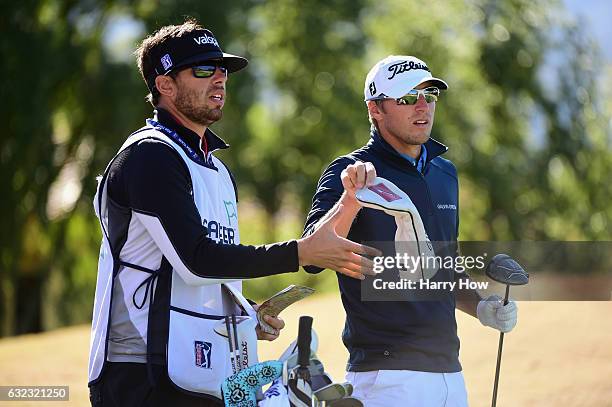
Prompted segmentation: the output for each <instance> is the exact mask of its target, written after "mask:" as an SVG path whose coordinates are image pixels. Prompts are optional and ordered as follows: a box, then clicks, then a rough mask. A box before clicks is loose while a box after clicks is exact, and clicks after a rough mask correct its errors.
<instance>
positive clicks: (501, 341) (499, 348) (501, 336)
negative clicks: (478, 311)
mask: <svg viewBox="0 0 612 407" xmlns="http://www.w3.org/2000/svg"><path fill="white" fill-rule="evenodd" d="M509 296H510V285H506V296H505V298H504V305H507V304H508V297H509ZM503 347H504V333H503V332H500V333H499V345H498V346H497V366H496V367H495V382H494V383H493V401H492V402H491V407H495V406H496V405H497V386H498V384H499V369H500V368H501V357H502V348H503Z"/></svg>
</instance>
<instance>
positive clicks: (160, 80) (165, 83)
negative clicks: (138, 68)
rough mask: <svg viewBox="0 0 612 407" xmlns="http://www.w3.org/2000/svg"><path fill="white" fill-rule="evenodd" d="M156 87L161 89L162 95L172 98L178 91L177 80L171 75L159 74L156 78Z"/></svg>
mask: <svg viewBox="0 0 612 407" xmlns="http://www.w3.org/2000/svg"><path fill="white" fill-rule="evenodd" d="M155 87H156V88H157V90H158V91H159V93H160V95H162V96H166V97H167V98H169V99H170V100H174V97H175V96H176V92H177V86H176V82H175V81H174V79H173V78H172V77H171V76H168V75H158V76H157V77H156V78H155Z"/></svg>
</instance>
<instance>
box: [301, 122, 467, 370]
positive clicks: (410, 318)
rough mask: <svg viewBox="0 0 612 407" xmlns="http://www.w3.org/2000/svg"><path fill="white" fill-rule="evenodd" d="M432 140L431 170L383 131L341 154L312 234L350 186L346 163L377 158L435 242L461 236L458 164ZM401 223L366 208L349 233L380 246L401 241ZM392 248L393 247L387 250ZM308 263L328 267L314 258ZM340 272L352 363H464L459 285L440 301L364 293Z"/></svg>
mask: <svg viewBox="0 0 612 407" xmlns="http://www.w3.org/2000/svg"><path fill="white" fill-rule="evenodd" d="M425 147H426V148H427V161H426V163H425V166H424V168H423V169H422V171H423V173H420V172H418V171H417V169H416V168H415V167H414V165H412V164H411V163H410V162H408V160H406V159H405V158H403V157H401V156H400V155H399V154H398V153H397V152H396V151H395V150H394V149H393V147H391V146H390V145H389V144H388V143H387V142H386V141H385V140H384V139H383V138H382V137H381V136H380V135H379V134H377V133H376V132H373V133H372V135H371V139H370V141H369V142H368V144H367V145H366V146H364V147H362V148H360V149H358V150H356V151H353V152H352V153H350V154H348V155H345V156H342V157H339V158H337V159H336V160H334V161H333V162H332V163H331V164H330V165H329V167H328V168H327V169H326V170H325V171H324V172H323V175H322V176H321V179H320V180H319V184H318V187H317V192H316V193H315V195H314V198H313V202H312V209H311V210H310V213H309V214H308V218H307V220H306V225H305V229H304V234H305V235H307V234H309V233H311V232H312V229H313V228H314V225H315V224H316V223H317V221H318V220H319V219H320V218H321V217H322V216H323V215H325V213H327V211H328V210H329V209H331V208H332V206H333V205H334V204H335V203H336V202H337V201H338V200H339V199H340V196H341V195H342V192H343V191H344V188H343V187H342V183H341V180H340V174H341V172H342V170H343V169H345V168H346V166H347V165H349V164H352V163H354V162H355V161H362V162H368V161H369V162H371V163H372V164H374V167H375V168H376V173H377V175H378V176H380V177H383V178H386V179H388V180H389V181H391V182H393V183H394V184H395V185H397V186H398V187H399V188H400V189H402V190H403V191H404V192H406V193H407V194H408V196H409V197H410V199H411V200H412V202H413V203H414V204H415V205H416V207H417V209H418V210H419V213H420V215H421V218H422V219H423V222H424V224H425V229H426V231H427V234H428V236H429V238H430V239H431V241H432V242H434V241H438V242H455V243H456V241H457V234H458V230H459V229H458V228H459V217H458V210H459V205H458V198H459V186H458V180H457V170H456V168H455V166H454V165H453V164H452V163H451V162H450V161H448V160H446V159H444V158H442V157H440V155H441V154H443V153H444V152H446V150H447V147H446V146H444V145H443V144H441V143H439V142H437V141H435V140H433V139H430V140H429V141H427V143H426V144H425ZM396 230H397V226H396V224H395V220H394V218H393V217H392V216H389V215H387V214H385V213H384V212H382V211H380V210H374V209H370V208H362V209H361V211H360V212H359V214H358V215H357V218H356V219H355V221H354V223H353V225H352V226H351V229H350V232H349V235H348V238H349V239H351V240H353V241H355V242H358V243H364V244H369V245H373V246H376V242H393V241H394V240H395V232H396ZM455 243H453V244H455ZM379 248H381V250H383V251H385V250H384V249H383V248H382V247H379ZM453 250H455V249H453ZM388 254H392V253H385V255H388ZM436 254H438V252H436ZM306 270H307V271H308V272H311V273H316V272H320V271H321V269H320V268H317V267H310V266H309V267H306ZM337 277H338V284H339V287H340V293H341V298H342V303H343V305H344V309H345V311H346V322H345V326H344V331H343V333H342V339H343V342H344V344H345V346H346V347H347V349H348V351H349V354H350V356H349V361H348V365H347V370H348V371H370V370H381V369H388V370H402V369H407V370H417V371H425V372H458V371H461V365H460V363H459V338H458V337H457V323H456V320H455V298H454V293H453V292H449V291H446V292H445V294H443V295H442V297H441V298H440V297H437V300H436V301H418V302H415V301H362V300H361V294H362V293H361V282H360V281H359V280H356V279H353V278H350V277H347V276H345V275H342V274H338V273H337ZM369 278H370V277H368V279H369ZM368 279H366V280H365V281H366V282H367V281H368Z"/></svg>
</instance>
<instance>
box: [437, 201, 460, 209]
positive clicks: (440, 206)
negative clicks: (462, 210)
mask: <svg viewBox="0 0 612 407" xmlns="http://www.w3.org/2000/svg"><path fill="white" fill-rule="evenodd" d="M437 207H438V209H440V210H451V211H456V210H457V205H455V204H451V203H439V204H438V205H437Z"/></svg>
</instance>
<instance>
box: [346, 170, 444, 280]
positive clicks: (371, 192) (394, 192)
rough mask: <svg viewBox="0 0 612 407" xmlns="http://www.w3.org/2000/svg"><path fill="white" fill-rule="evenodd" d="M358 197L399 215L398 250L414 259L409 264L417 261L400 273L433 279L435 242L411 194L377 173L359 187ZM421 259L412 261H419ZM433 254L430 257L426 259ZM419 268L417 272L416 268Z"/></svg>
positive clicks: (413, 277) (396, 238) (368, 205)
mask: <svg viewBox="0 0 612 407" xmlns="http://www.w3.org/2000/svg"><path fill="white" fill-rule="evenodd" d="M356 197H357V200H358V201H359V203H360V204H361V205H362V206H365V207H368V208H373V209H378V210H381V211H384V212H385V213H386V214H388V215H391V216H393V217H394V218H395V224H396V225H397V232H396V233H395V251H396V253H397V254H399V255H400V256H402V257H403V255H404V254H406V255H407V256H408V257H409V258H411V259H413V260H411V262H410V263H408V265H409V266H412V265H414V264H417V267H416V270H414V268H412V270H410V269H411V267H408V268H409V270H403V271H402V270H400V277H401V278H406V279H412V280H414V279H430V278H432V277H433V276H434V275H435V274H436V273H437V272H438V268H437V267H436V262H435V261H433V257H434V256H435V253H434V249H433V245H432V244H431V241H430V240H429V236H427V232H425V226H424V225H423V220H422V219H421V215H420V214H419V211H418V209H417V207H416V206H415V205H414V203H413V202H412V200H411V199H410V197H409V196H408V195H407V194H406V193H405V192H404V191H402V190H401V189H399V188H398V187H397V186H396V185H395V184H394V183H392V182H391V181H389V180H386V179H384V178H381V177H376V179H375V180H374V182H373V183H372V185H370V186H368V187H365V188H362V189H359V190H358V191H357V193H356ZM417 257H420V259H421V260H420V261H419V262H418V263H412V261H417V260H416V259H417ZM427 258H431V259H432V260H430V261H425V260H426V259H427ZM414 271H417V272H414Z"/></svg>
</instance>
